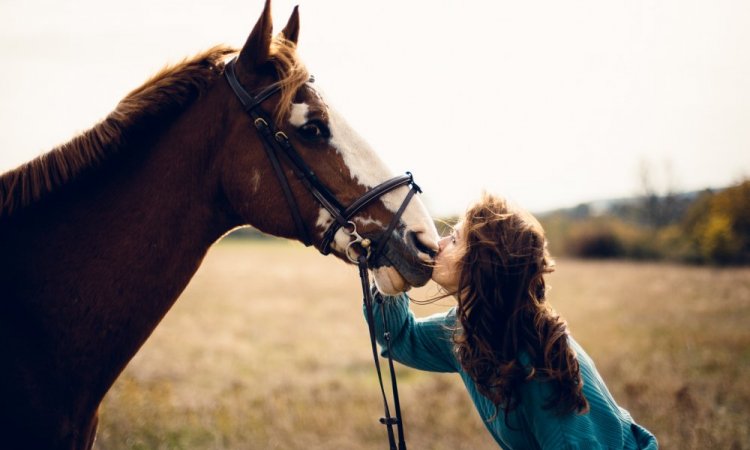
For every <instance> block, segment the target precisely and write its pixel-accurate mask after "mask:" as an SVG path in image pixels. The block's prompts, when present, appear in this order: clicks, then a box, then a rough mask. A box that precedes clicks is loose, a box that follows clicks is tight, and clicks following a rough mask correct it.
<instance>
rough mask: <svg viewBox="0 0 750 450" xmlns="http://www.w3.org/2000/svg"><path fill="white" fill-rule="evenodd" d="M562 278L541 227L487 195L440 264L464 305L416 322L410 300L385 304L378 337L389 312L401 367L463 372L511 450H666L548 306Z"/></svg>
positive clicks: (441, 277)
mask: <svg viewBox="0 0 750 450" xmlns="http://www.w3.org/2000/svg"><path fill="white" fill-rule="evenodd" d="M552 270H553V262H552V261H551V259H550V258H549V254H548V253H547V244H546V240H545V237H544V231H543V230H542V227H541V225H540V224H539V222H537V221H536V220H535V219H534V218H533V217H532V216H531V215H530V214H528V213H525V212H523V211H520V210H515V209H512V208H510V207H509V206H508V205H507V204H506V202H505V201H504V200H503V199H501V198H498V197H495V196H491V195H485V196H484V197H483V198H482V199H481V200H480V201H479V202H478V203H477V204H475V205H473V206H472V207H470V208H469V209H468V211H467V212H466V214H465V217H464V219H463V220H462V221H461V222H460V223H459V224H458V225H457V226H456V228H455V229H454V231H453V233H452V234H451V235H450V236H447V237H444V238H443V239H442V240H441V241H440V251H439V253H438V254H437V256H436V259H435V268H434V271H433V280H434V281H435V282H437V283H438V284H439V285H440V286H442V288H443V289H445V290H446V291H447V295H454V296H455V297H456V299H457V302H458V305H457V306H456V307H455V308H453V309H451V310H450V311H448V312H447V313H443V314H436V315H434V316H431V317H428V318H425V319H416V318H415V317H414V315H413V313H412V312H411V311H409V304H408V302H409V299H408V297H407V296H406V295H405V294H402V295H400V296H395V297H387V296H380V295H377V297H376V300H377V301H376V302H375V308H376V310H375V318H376V319H375V321H376V332H377V335H378V336H379V337H380V336H382V334H383V333H382V331H383V330H382V328H383V326H382V319H381V317H382V315H381V310H380V308H383V310H382V312H384V313H385V315H386V320H387V323H388V325H389V328H390V331H391V336H393V338H392V340H391V351H392V356H393V358H394V359H396V360H397V361H400V362H401V363H403V364H406V365H408V366H411V367H414V368H417V369H422V370H429V371H434V372H457V373H458V374H459V375H460V376H461V378H462V379H463V381H464V384H465V385H466V388H467V390H468V391H469V395H470V396H471V398H472V400H473V401H474V404H475V406H476V408H477V410H478V411H479V414H480V415H481V416H482V419H483V420H484V423H485V425H486V426H487V429H488V430H489V431H490V433H491V434H492V436H493V437H494V438H495V440H496V441H497V443H498V444H499V445H500V447H501V448H505V449H534V448H545V449H547V448H549V449H557V448H564V449H579V448H580V449H587V450H590V449H605V448H606V449H656V448H657V442H656V439H655V438H654V436H653V435H652V434H651V433H649V432H648V431H647V430H646V429H644V428H642V427H641V426H639V425H638V424H636V423H635V422H634V421H633V419H632V418H631V417H630V414H628V412H627V411H626V410H624V409H622V408H620V407H619V406H617V404H616V403H615V401H614V399H613V398H612V396H611V395H610V393H609V391H608V390H607V387H606V386H605V384H604V381H603V380H602V378H601V377H600V375H599V373H598V372H597V370H596V367H595V366H594V363H593V361H592V360H591V358H589V356H588V355H587V354H586V352H584V351H583V349H582V348H581V346H580V345H578V343H577V342H576V341H575V340H574V339H573V338H572V337H571V336H570V335H569V334H568V332H567V329H566V326H565V322H564V321H563V320H562V319H560V317H559V316H557V315H555V314H554V312H553V311H552V309H551V308H550V306H549V305H548V304H547V303H546V287H545V281H544V276H545V275H546V274H548V273H550V272H552ZM379 342H380V344H381V346H383V345H385V343H384V342H383V340H382V338H379ZM384 353H385V352H384Z"/></svg>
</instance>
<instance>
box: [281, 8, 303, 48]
mask: <svg viewBox="0 0 750 450" xmlns="http://www.w3.org/2000/svg"><path fill="white" fill-rule="evenodd" d="M281 35H282V36H283V37H284V39H286V40H287V41H290V42H294V44H295V45H296V44H297V39H298V38H299V5H298V6H295V7H294V11H292V15H291V16H289V21H288V22H287V23H286V26H285V27H284V29H283V30H281Z"/></svg>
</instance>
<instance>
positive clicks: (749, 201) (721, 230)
mask: <svg viewBox="0 0 750 450" xmlns="http://www.w3.org/2000/svg"><path fill="white" fill-rule="evenodd" d="M683 229H684V231H685V234H686V235H687V236H688V238H689V239H690V240H691V244H692V253H693V255H694V256H695V257H696V258H697V259H698V260H699V261H702V262H708V263H714V264H748V263H750V180H744V181H742V182H740V183H739V184H737V185H735V186H732V187H730V188H727V189H724V190H723V191H721V192H718V193H715V194H714V193H712V192H710V191H708V192H706V193H704V194H703V195H702V196H701V197H700V198H699V199H698V200H697V201H696V202H695V203H694V205H693V207H692V208H690V210H689V211H688V213H687V215H686V217H685V220H684V222H683Z"/></svg>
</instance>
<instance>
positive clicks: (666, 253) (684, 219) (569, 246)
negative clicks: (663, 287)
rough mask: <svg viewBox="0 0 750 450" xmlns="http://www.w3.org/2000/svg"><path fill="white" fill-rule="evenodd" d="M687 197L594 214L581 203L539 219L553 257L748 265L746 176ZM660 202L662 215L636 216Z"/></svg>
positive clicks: (749, 230) (749, 210)
mask: <svg viewBox="0 0 750 450" xmlns="http://www.w3.org/2000/svg"><path fill="white" fill-rule="evenodd" d="M687 198H688V197H686V196H682V197H676V196H674V195H673V196H671V197H670V198H665V199H662V200H660V199H658V198H657V199H654V198H649V199H646V200H647V201H641V202H629V203H622V204H616V205H614V206H612V207H611V208H610V209H609V210H608V211H607V212H606V213H604V214H600V215H591V214H590V213H589V209H588V208H584V207H583V206H585V205H581V206H578V207H576V208H573V209H570V210H563V211H557V212H554V213H552V214H547V215H544V216H542V217H541V218H540V220H541V222H542V224H543V226H544V228H545V230H546V232H547V237H548V239H549V241H550V251H551V253H552V254H553V255H567V256H575V257H581V258H630V259H665V260H671V261H681V262H690V263H701V264H717V265H729V264H750V180H745V181H742V182H740V183H738V184H737V185H735V186H732V187H729V188H727V189H724V190H721V191H718V192H712V191H705V192H702V193H701V194H699V195H697V196H695V195H693V196H692V197H690V199H689V201H688V200H687ZM662 204H663V205H667V206H669V208H668V209H669V215H668V218H667V219H664V220H661V221H655V220H652V221H644V220H642V218H643V217H644V216H646V215H649V214H651V215H653V214H654V213H653V211H656V210H657V208H656V207H655V206H654V205H662ZM665 208H666V206H665ZM641 209H642V210H641ZM646 210H648V211H651V212H648V211H646ZM675 211H679V214H676V213H675ZM662 215H664V214H662ZM665 217H667V216H665Z"/></svg>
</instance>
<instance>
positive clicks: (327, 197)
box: [224, 58, 422, 450]
mask: <svg viewBox="0 0 750 450" xmlns="http://www.w3.org/2000/svg"><path fill="white" fill-rule="evenodd" d="M235 64H236V58H235V59H232V60H231V61H229V62H228V63H227V64H226V66H225V68H224V77H225V78H226V80H227V82H228V83H229V86H230V87H231V88H232V91H234V94H235V96H236V97H237V99H239V101H240V103H241V104H242V108H243V109H244V110H245V112H246V113H247V114H249V115H250V117H251V118H252V119H253V124H254V125H255V128H256V129H257V131H258V133H259V135H260V137H261V138H262V139H261V141H262V142H263V148H264V149H265V151H266V155H267V156H268V159H269V161H270V162H271V166H272V167H273V170H274V172H275V173H276V178H277V179H278V181H279V184H280V186H281V189H282V191H283V193H284V197H285V198H286V202H287V204H288V206H289V211H290V212H291V215H292V219H293V220H294V224H295V227H296V228H297V233H298V235H299V238H300V240H301V241H302V243H304V244H305V245H306V246H310V245H312V238H311V236H310V232H309V231H308V229H307V227H306V226H305V223H304V221H303V220H302V215H301V213H300V210H299V206H298V205H297V201H296V199H295V197H294V194H293V193H292V189H291V187H290V186H289V180H288V179H287V176H286V174H285V172H284V169H283V168H282V161H281V160H282V158H283V159H284V160H285V161H286V162H287V163H288V165H289V166H290V167H291V169H292V172H293V173H294V175H295V177H296V178H297V179H298V180H299V181H300V182H301V183H302V185H303V186H304V187H305V188H306V189H307V190H308V191H309V192H310V194H312V196H313V197H315V199H316V200H317V202H318V203H319V204H320V205H321V206H322V207H323V208H325V209H326V210H327V211H328V212H329V213H330V214H331V216H332V217H333V218H334V221H333V223H331V225H330V226H329V227H328V229H327V230H326V231H325V232H324V233H323V238H322V241H321V244H320V248H319V250H320V252H321V253H322V254H324V255H327V254H328V253H330V251H331V244H332V242H333V239H334V236H335V234H336V232H337V231H338V230H339V229H343V230H344V232H345V233H346V234H347V235H348V236H349V237H350V242H349V243H348V244H347V247H346V256H347V258H349V260H350V261H352V262H353V263H355V264H357V266H358V267H359V276H360V281H361V284H362V296H363V300H364V304H365V310H366V313H365V314H366V315H367V323H368V326H369V332H370V343H371V346H372V355H373V359H374V361H375V370H376V372H377V374H378V381H379V384H380V391H381V393H382V396H383V407H384V417H382V418H381V419H380V423H382V424H383V425H385V426H386V428H387V433H388V442H389V445H390V450H406V441H405V439H404V430H403V419H402V417H401V405H400V402H399V397H398V387H397V384H396V373H395V371H394V367H393V359H392V357H391V343H390V337H391V336H390V333H389V332H388V324H387V323H386V317H385V312H384V310H383V308H381V313H382V320H383V325H384V329H385V332H384V335H383V338H384V340H385V342H386V349H387V351H388V368H389V372H390V375H391V389H392V394H393V404H394V415H393V416H391V413H390V408H389V405H388V400H387V395H386V393H385V388H384V387H383V377H382V371H381V368H380V360H379V358H378V351H377V344H376V336H375V328H374V327H375V324H374V313H373V306H372V304H373V298H375V299H376V301H378V302H382V298H381V296H379V295H373V291H372V288H371V286H370V280H369V273H368V269H369V263H370V261H375V260H376V259H377V257H378V256H380V255H381V253H382V251H383V249H384V248H385V247H386V244H387V242H388V240H389V239H390V237H391V235H392V234H393V233H394V231H395V229H396V226H397V225H398V222H399V220H400V219H401V216H402V215H403V213H404V211H405V210H406V207H407V205H408V204H409V202H410V201H411V199H412V197H413V196H414V194H415V193H421V192H422V190H421V189H420V188H419V186H417V184H416V183H415V182H414V178H413V176H412V174H411V173H410V172H406V174H405V175H400V176H397V177H394V178H391V179H389V180H387V181H385V182H383V183H381V184H379V185H377V186H375V187H373V188H372V189H370V190H369V191H367V192H365V193H364V194H363V195H362V196H361V197H359V198H358V199H357V200H355V201H354V202H352V204H350V205H349V206H346V207H344V206H342V204H341V203H340V202H339V201H338V199H337V198H336V196H335V195H333V193H331V191H330V190H329V189H328V188H327V187H326V186H325V185H324V184H323V183H322V182H321V181H320V180H319V179H318V177H317V176H316V175H315V172H313V171H312V169H310V167H309V166H308V165H307V164H306V163H305V161H304V160H303V159H302V158H301V157H300V155H299V153H298V152H297V151H296V150H295V149H294V147H293V146H292V144H291V142H290V141H289V137H288V136H287V135H286V134H285V133H284V132H283V131H280V130H278V128H277V127H276V126H275V124H274V122H273V120H271V119H270V117H269V116H268V114H267V113H266V112H265V111H264V110H263V109H262V108H261V104H262V103H263V102H264V101H265V100H267V99H268V98H270V97H271V96H273V95H274V94H276V93H277V92H279V91H280V90H281V86H280V85H279V84H278V83H274V84H271V85H270V86H268V87H266V88H264V89H263V90H261V91H260V92H259V93H257V94H256V95H250V94H249V93H248V92H247V91H246V90H245V88H243V87H242V85H241V84H240V82H239V80H238V79H237V75H236V74H235ZM310 81H311V82H312V81H314V80H313V79H312V78H311V79H310ZM407 185H408V186H409V187H410V189H409V192H408V194H407V195H406V197H405V198H404V200H403V202H402V203H401V206H400V207H399V209H398V210H397V211H396V213H395V214H394V215H393V218H392V219H391V222H390V223H389V224H388V227H387V228H386V230H385V232H384V233H383V234H382V235H381V237H380V238H379V239H377V241H376V242H372V241H371V240H370V239H367V238H363V237H362V236H361V235H360V234H359V233H358V232H357V227H356V225H355V224H354V222H353V221H352V218H353V217H354V216H355V215H356V214H357V213H358V212H360V211H361V210H362V209H363V208H364V207H365V206H367V205H369V204H370V203H372V202H373V201H375V200H377V199H379V198H380V197H381V196H383V195H385V194H387V193H388V192H390V191H392V190H394V189H397V188H399V187H401V186H407ZM355 246H356V247H355ZM373 249H374V250H373ZM394 426H395V427H396V431H397V436H398V445H397V444H396V437H395V436H394V432H393V428H394Z"/></svg>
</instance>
